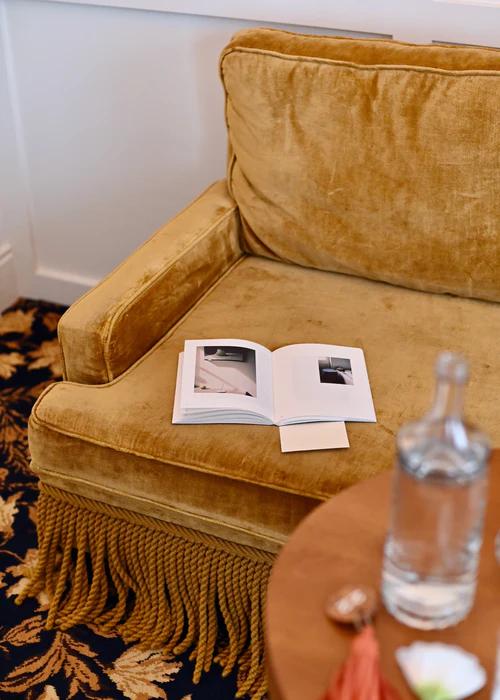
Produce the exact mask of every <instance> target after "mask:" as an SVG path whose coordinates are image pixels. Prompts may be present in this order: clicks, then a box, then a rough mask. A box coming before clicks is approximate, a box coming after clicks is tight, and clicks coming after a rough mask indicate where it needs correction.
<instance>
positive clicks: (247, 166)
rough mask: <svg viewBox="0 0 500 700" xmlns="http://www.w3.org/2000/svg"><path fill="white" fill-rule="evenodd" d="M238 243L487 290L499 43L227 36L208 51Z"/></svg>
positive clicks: (495, 253)
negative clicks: (217, 49) (219, 50)
mask: <svg viewBox="0 0 500 700" xmlns="http://www.w3.org/2000/svg"><path fill="white" fill-rule="evenodd" d="M221 76H222V79H223V83H224V87H225V90H226V121H227V127H228V132H229V142H230V161H229V169H228V184H229V190H230V192H231V194H232V196H233V197H234V199H235V200H236V201H237V203H238V207H239V212H240V215H241V219H242V224H243V240H244V246H245V249H246V250H247V251H248V252H250V253H253V254H256V255H263V256H268V257H271V258H275V259H279V260H284V261H287V262H291V263H297V264H300V265H306V266H309V267H315V268H319V269H323V270H329V271H335V272H344V273H350V274H354V275H358V276H360V277H366V278H371V279H375V280H382V281H385V282H391V283H393V284H398V285H403V286H406V287H411V288H414V289H420V290H426V291H434V292H451V293H453V294H458V295H461V296H468V297H476V298H481V299H489V300H494V301H499V300H500V277H499V275H498V269H497V268H498V261H499V260H500V237H499V236H498V221H499V219H500V130H499V128H498V114H499V112H500V52H499V51H497V50H494V49H482V48H461V47H444V46H435V45H433V46H412V45H407V44H399V43H397V42H389V41H378V40H377V41H367V40H359V39H346V38H332V37H311V36H300V35H294V34H289V33H286V32H281V31H275V30H261V29H250V30H247V31H243V32H240V33H239V34H237V35H236V36H235V37H234V38H233V40H232V41H231V43H230V44H229V46H228V47H227V48H226V50H225V51H224V53H223V54H222V58H221Z"/></svg>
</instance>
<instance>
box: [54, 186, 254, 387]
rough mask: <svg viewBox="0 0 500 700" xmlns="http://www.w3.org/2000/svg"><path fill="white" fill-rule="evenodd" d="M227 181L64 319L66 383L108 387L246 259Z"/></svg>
mask: <svg viewBox="0 0 500 700" xmlns="http://www.w3.org/2000/svg"><path fill="white" fill-rule="evenodd" d="M238 240H239V217H238V214H237V208H236V204H235V202H234V201H233V200H232V198H231V197H230V196H229V195H228V193H227V189H226V185H225V183H224V182H223V181H221V182H216V183H214V184H213V185H212V186H211V187H209V188H208V189H207V190H206V191H205V192H203V193H202V194H201V195H200V196H199V197H198V199H196V200H195V201H194V202H192V203H191V204H190V205H189V206H188V207H186V209H184V210H183V211H182V212H181V213H180V214H178V215H177V216H176V217H175V218H174V219H172V220H171V221H169V222H168V223H167V224H166V225H165V226H163V227H162V228H160V229H159V230H158V231H156V233H155V234H154V235H153V236H152V237H151V238H150V239H149V240H148V241H146V242H145V243H144V244H143V245H142V246H141V247H140V248H139V249H138V250H136V251H135V253H134V255H133V256H132V257H130V258H129V259H127V260H125V261H124V262H123V263H122V264H121V265H120V266H119V267H118V268H116V270H114V271H113V272H112V273H111V274H110V275H108V276H107V277H106V278H105V279H104V280H103V281H102V282H100V284H98V285H97V286H96V287H95V288H94V289H92V290H91V291H90V292H89V293H88V294H85V295H84V296H82V297H81V298H80V299H79V300H78V301H77V302H75V303H74V304H73V305H72V306H71V307H70V309H69V310H68V311H67V312H66V313H65V314H64V316H63V318H62V319H61V322H60V324H59V328H58V334H59V341H60V344H61V349H62V353H63V359H64V377H65V379H69V380H70V381H74V382H82V383H86V384H102V383H104V382H108V381H110V380H111V379H114V377H117V376H118V375H119V374H120V373H121V372H123V371H124V370H125V369H127V367H130V365H131V364H132V363H133V362H135V361H136V360H138V359H139V358H140V357H142V355H143V354H144V353H145V352H146V351H147V350H149V348H150V347H152V346H153V345H154V344H155V343H156V341H157V340H159V338H161V337H162V336H163V335H164V334H165V333H166V332H167V330H168V329H169V328H170V327H171V326H172V325H173V324H174V323H175V322H176V321H178V320H179V319H180V318H182V316H183V314H184V313H185V312H186V311H187V310H188V309H189V308H190V307H191V306H192V305H193V304H194V303H195V302H196V300H197V299H199V297H200V296H201V295H202V294H203V292H204V291H205V289H206V288H207V287H209V286H210V285H211V284H213V283H214V282H215V281H216V280H217V279H218V278H219V277H220V276H221V275H222V274H224V272H225V271H226V270H227V269H228V268H229V267H230V266H231V264H232V263H233V262H234V261H235V260H236V259H237V258H238V257H239V256H240V255H241V249H240V246H239V242H238Z"/></svg>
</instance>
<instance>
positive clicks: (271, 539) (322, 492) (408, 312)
mask: <svg viewBox="0 0 500 700" xmlns="http://www.w3.org/2000/svg"><path fill="white" fill-rule="evenodd" d="M216 337H220V338H224V337H234V338H242V339H249V340H253V341H256V342H259V343H262V344H264V345H266V346H267V347H269V348H271V349H275V348H277V347H280V346H282V345H285V344H290V343H300V342H319V343H332V344H339V345H349V346H359V347H362V348H363V349H364V351H365V357H366V361H367V366H368V373H369V377H370V381H371V386H372V391H373V397H374V402H375V408H376V411H377V416H378V423H376V424H354V423H351V424H349V426H348V432H349V436H350V441H351V447H350V448H349V449H347V450H337V451H325V452H304V453H294V454H282V453H281V452H280V444H279V434H278V429H277V428H276V427H268V426H247V425H198V426H183V425H172V423H171V415H172V404H173V398H174V396H173V394H174V386H175V377H176V371H177V359H178V353H179V352H180V351H181V350H182V348H183V343H184V340H185V339H187V338H216ZM495 337H500V306H499V305H498V304H495V303H491V302H483V301H477V300H471V299H463V298H459V297H454V296H450V295H438V294H433V293H425V292H416V291H412V290H409V289H404V288H400V287H395V286H392V285H388V284H385V283H382V282H373V281H368V280H363V279H360V278H357V277H352V276H348V275H342V274H334V273H328V272H322V271H318V270H312V269H307V268H303V267H299V266H293V265H287V264H284V263H281V262H276V261H272V260H268V259H264V258H258V257H254V256H248V257H243V258H242V259H241V261H240V262H239V263H238V264H236V265H235V266H234V267H233V268H232V270H231V271H230V272H229V274H227V275H226V276H225V277H223V278H221V280H220V281H219V282H218V283H217V284H216V285H214V286H213V287H212V288H211V289H210V290H209V291H208V292H207V293H206V294H205V296H204V297H202V299H201V301H199V302H198V303H197V304H196V306H195V307H194V308H192V309H191V311H190V312H189V313H188V314H187V315H186V316H185V317H184V318H183V319H181V321H180V322H179V323H178V324H177V325H176V326H175V327H174V328H173V329H172V330H171V331H170V332H169V333H168V334H167V335H166V336H165V337H164V338H163V339H162V340H161V341H160V342H159V343H157V345H156V346H155V347H154V348H152V350H150V351H149V353H147V354H146V355H145V356H144V357H143V358H141V359H140V360H139V361H138V362H136V363H135V364H134V365H133V366H132V367H131V368H130V369H129V370H128V371H126V372H125V373H124V374H122V375H121V376H120V377H118V378H117V379H115V380H114V381H112V382H110V383H108V384H103V385H97V386H95V385H94V386H92V385H82V384H76V383H72V382H61V383H59V384H56V385H53V386H51V387H49V388H48V389H47V390H46V392H45V393H44V394H43V395H42V396H41V398H40V399H39V401H38V403H37V404H36V406H35V409H34V411H33V414H32V418H31V424H30V448H31V452H32V457H33V468H34V470H35V471H37V472H38V473H39V475H40V476H41V478H42V480H43V481H45V482H47V483H51V484H54V485H56V486H60V487H62V488H65V489H67V490H70V491H71V492H74V493H80V494H82V495H86V496H90V497H92V498H95V499H97V500H100V501H103V500H104V501H107V502H109V503H112V504H114V505H121V506H124V507H126V508H129V509H132V510H136V511H138V512H144V513H146V514H148V515H153V516H154V517H158V518H164V519H166V520H172V521H174V522H177V523H179V524H184V525H188V526H190V527H195V528H197V529H199V530H202V531H205V532H208V533H211V534H217V535H219V536H223V537H226V538H227V539H230V540H233V541H237V542H241V543H244V544H251V545H254V546H257V547H261V548H264V549H268V550H269V551H274V550H275V549H277V548H278V547H279V545H280V543H282V542H283V540H284V539H285V538H286V537H287V535H288V534H289V533H290V532H291V530H292V529H293V528H294V526H295V525H296V524H297V523H298V521H299V520H300V519H301V518H303V517H304V515H305V514H306V513H307V512H309V511H310V510H311V509H312V508H313V507H314V506H315V505H316V504H317V503H318V502H320V501H322V500H324V499H326V498H328V497H330V496H332V495H333V494H335V493H336V492H338V491H339V490H340V489H342V488H344V487H346V486H348V485H350V484H353V483H355V482H357V481H358V480H361V479H365V478H366V477H368V476H370V475H373V474H375V473H377V472H379V471H380V470H382V469H386V468H388V467H390V465H391V463H392V461H393V456H394V434H395V431H396V430H397V429H398V427H399V426H400V425H401V424H402V423H404V422H406V421H408V420H410V419H412V418H414V417H417V416H419V415H421V414H422V413H423V411H425V410H426V408H427V407H428V405H429V403H430V401H431V398H432V388H433V371H432V368H433V364H434V361H435V358H436V354H437V353H438V352H439V351H440V350H444V349H451V350H455V351H462V352H464V353H465V354H466V355H467V356H468V357H469V359H470V361H471V383H470V387H469V390H468V394H467V409H468V412H469V415H470V417H471V419H473V420H474V422H477V423H478V424H479V425H481V426H482V427H483V428H484V429H485V430H486V431H487V432H489V434H490V435H491V437H492V438H493V442H494V443H496V444H498V443H499V442H500V439H499V438H500V424H499V423H498V420H497V417H496V416H495V415H494V412H493V411H492V408H491V407H492V406H493V405H494V402H495V401H496V399H497V397H498V393H499V391H500V353H499V352H498V348H497V346H496V345H495V344H494V343H492V342H491V338H495Z"/></svg>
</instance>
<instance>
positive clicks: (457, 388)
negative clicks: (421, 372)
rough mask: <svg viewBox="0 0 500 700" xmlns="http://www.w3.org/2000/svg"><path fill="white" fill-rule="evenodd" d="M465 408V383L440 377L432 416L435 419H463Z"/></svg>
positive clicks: (431, 412)
mask: <svg viewBox="0 0 500 700" xmlns="http://www.w3.org/2000/svg"><path fill="white" fill-rule="evenodd" d="M463 408H464V385H463V384H462V383H461V382H456V381H452V380H450V379H445V378H439V379H438V381H437V384H436V393H435V395H434V403H433V405H432V408H431V410H430V417H431V418H433V419H434V420H439V419H445V418H448V419H452V420H461V419H462V416H463Z"/></svg>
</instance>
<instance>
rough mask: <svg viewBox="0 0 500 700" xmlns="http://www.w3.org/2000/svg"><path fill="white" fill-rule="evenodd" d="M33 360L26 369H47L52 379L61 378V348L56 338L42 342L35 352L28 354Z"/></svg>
mask: <svg viewBox="0 0 500 700" xmlns="http://www.w3.org/2000/svg"><path fill="white" fill-rule="evenodd" d="M29 357H30V358H31V359H32V360H33V361H32V362H30V364H29V365H28V369H31V370H33V369H43V368H45V367H48V368H49V369H50V371H51V372H52V374H53V375H54V377H61V376H62V373H63V366H62V355H61V348H60V347H59V342H58V340H57V338H53V339H52V340H44V341H43V343H41V344H40V346H39V347H38V348H37V349H36V350H32V351H31V352H30V353H29Z"/></svg>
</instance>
